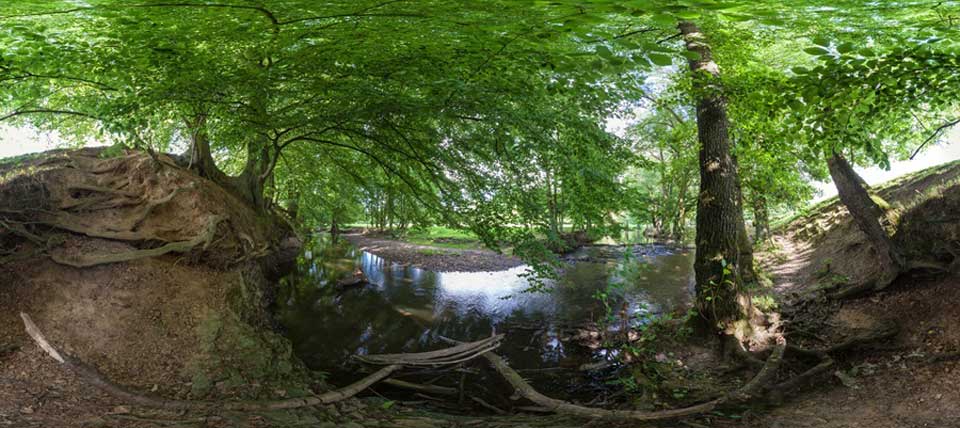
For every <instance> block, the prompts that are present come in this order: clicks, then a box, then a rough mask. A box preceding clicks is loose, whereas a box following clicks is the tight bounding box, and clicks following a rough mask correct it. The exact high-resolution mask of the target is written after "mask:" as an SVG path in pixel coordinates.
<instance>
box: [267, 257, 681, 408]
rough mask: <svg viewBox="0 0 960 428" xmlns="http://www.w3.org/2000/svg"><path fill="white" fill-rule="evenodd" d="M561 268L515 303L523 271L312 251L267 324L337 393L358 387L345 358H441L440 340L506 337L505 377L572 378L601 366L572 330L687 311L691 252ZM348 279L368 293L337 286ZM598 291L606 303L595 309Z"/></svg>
mask: <svg viewBox="0 0 960 428" xmlns="http://www.w3.org/2000/svg"><path fill="white" fill-rule="evenodd" d="M624 253H628V255H626V256H625V255H624ZM567 260H568V264H567V265H566V267H565V268H564V269H563V272H562V275H561V277H560V279H559V280H558V281H556V282H548V286H549V288H550V289H551V290H552V291H551V292H548V293H543V292H534V293H530V292H524V290H526V289H527V288H528V287H529V283H528V281H527V280H526V279H525V278H524V277H523V276H522V275H521V274H523V273H524V272H525V271H526V267H525V266H520V267H517V268H513V269H510V270H505V271H499V272H474V273H465V272H449V273H436V272H430V271H425V270H422V269H417V268H414V267H411V266H405V265H402V264H398V263H393V262H391V261H389V260H384V259H382V258H380V257H377V256H375V255H373V254H370V253H367V252H362V251H358V250H357V249H355V248H354V247H352V246H350V245H349V244H346V243H343V242H341V243H340V244H338V245H331V244H330V243H328V242H326V240H324V239H315V240H314V241H312V242H311V243H310V244H309V245H308V247H307V250H306V251H305V252H304V254H303V256H302V258H301V261H300V263H299V266H298V269H297V271H296V272H295V273H294V274H292V275H291V276H290V277H288V278H286V279H285V282H284V287H283V289H282V292H281V296H280V299H279V301H278V305H279V310H278V313H279V317H280V320H281V322H282V323H283V325H284V327H285V328H286V330H287V334H288V337H290V339H291V340H292V341H293V343H294V348H295V350H296V352H297V353H298V355H300V356H301V357H302V358H303V360H304V361H305V362H306V364H307V365H308V366H310V367H311V368H312V369H315V370H322V371H326V372H329V373H331V376H332V380H334V381H335V382H338V383H339V382H349V381H352V380H355V379H357V378H359V377H361V376H362V375H361V374H355V373H354V370H355V369H356V365H355V364H354V363H353V362H352V361H351V359H350V356H351V355H354V354H379V353H398V352H420V351H426V350H432V349H437V348H442V347H445V345H444V343H443V342H441V341H440V340H439V339H438V337H439V336H445V337H451V338H455V339H460V340H477V339H480V338H483V337H487V336H490V334H491V333H492V332H494V331H496V332H497V333H505V334H506V338H505V341H504V343H503V345H502V347H501V348H500V349H499V350H498V351H497V352H498V353H499V354H501V355H503V356H504V357H505V358H506V359H507V360H508V361H509V362H510V364H511V366H513V367H514V368H516V369H520V370H524V369H544V368H556V367H566V368H576V367H578V366H579V365H581V364H584V363H590V362H598V361H601V360H604V359H607V358H611V352H610V351H608V350H606V349H604V348H603V346H602V344H599V343H595V344H590V343H584V338H583V337H582V335H581V336H580V337H574V336H576V334H572V333H571V331H576V330H577V327H578V326H584V325H591V324H594V325H595V322H597V321H602V320H603V319H604V317H606V316H607V314H608V313H609V312H611V311H612V312H614V313H616V314H617V316H619V317H621V318H622V315H621V314H622V313H628V314H629V315H630V319H631V321H630V322H633V323H637V322H642V319H643V316H644V315H646V314H649V313H658V312H661V311H665V310H670V309H672V308H674V307H677V306H679V305H683V304H686V303H687V302H688V301H689V299H690V296H691V291H692V277H693V273H692V272H693V270H692V265H693V254H692V251H690V250H685V249H679V248H672V247H667V246H662V245H653V244H643V245H635V246H629V247H624V246H598V247H587V248H583V249H581V250H579V251H578V252H576V253H574V254H571V255H570V256H569V257H567ZM355 269H361V270H362V271H363V273H364V274H365V275H366V277H367V278H368V279H369V281H370V284H369V285H365V286H362V287H356V288H348V289H342V288H341V287H337V286H336V282H337V279H339V278H343V277H345V276H349V275H350V273H351V272H353V271H354V270H355ZM598 291H606V292H607V294H608V296H609V297H608V298H607V299H606V304H604V302H603V301H602V300H600V299H598ZM608 306H609V307H610V308H612V309H610V310H609V311H608V309H607V307H608ZM614 324H616V323H614ZM581 331H582V330H581ZM552 379H553V380H552V381H549V382H554V383H556V382H558V381H559V380H558V379H557V377H556V376H554V377H553V378H552ZM561 380H562V379H561ZM538 387H543V388H546V389H547V390H556V389H558V388H562V386H558V385H542V384H541V385H539V386H538Z"/></svg>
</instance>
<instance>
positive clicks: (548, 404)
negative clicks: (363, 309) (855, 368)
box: [445, 337, 786, 421]
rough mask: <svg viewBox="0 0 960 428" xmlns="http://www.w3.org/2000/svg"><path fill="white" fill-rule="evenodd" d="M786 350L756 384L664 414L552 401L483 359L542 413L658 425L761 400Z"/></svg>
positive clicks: (781, 345)
mask: <svg viewBox="0 0 960 428" xmlns="http://www.w3.org/2000/svg"><path fill="white" fill-rule="evenodd" d="M445 340H447V341H448V342H451V343H455V341H453V340H451V339H445ZM785 350H786V340H785V339H783V338H782V337H781V338H779V340H778V343H777V345H776V346H775V347H774V348H773V352H771V353H770V356H769V357H768V358H767V361H766V362H765V363H764V366H763V368H762V369H761V370H760V372H759V373H757V375H756V376H754V378H753V380H751V381H750V382H749V383H747V385H745V386H744V387H743V388H740V389H738V390H736V391H733V392H731V393H729V394H727V395H725V396H723V397H720V398H717V399H714V400H711V401H708V402H705V403H701V404H697V405H694V406H690V407H684V408H680V409H670V410H661V411H656V412H642V411H636V410H609V409H600V408H593V407H586V406H580V405H577V404H573V403H569V402H566V401H563V400H557V399H555V398H550V397H547V396H546V395H543V394H541V393H540V392H539V391H537V390H536V389H534V388H533V387H532V386H530V384H529V383H527V381H525V380H524V379H523V377H521V376H520V374H519V373H517V372H516V371H515V370H514V369H513V368H511V367H510V366H509V365H508V364H507V363H506V361H504V360H503V358H501V357H500V356H499V355H497V354H494V353H493V352H486V353H484V354H483V357H484V358H486V359H487V361H488V362H489V363H490V365H491V366H493V368H494V369H495V370H496V371H497V372H499V373H500V375H501V376H503V378H504V379H505V380H506V381H507V383H509V384H510V386H512V387H513V389H514V390H515V392H516V393H517V394H518V395H520V396H522V397H524V398H526V399H527V400H530V401H532V402H533V403H535V404H537V406H538V407H537V410H538V411H539V410H541V409H542V410H546V411H551V412H556V413H562V414H568V415H573V416H581V417H588V418H603V419H621V420H634V421H655V420H663V419H672V418H678V417H682V416H690V415H696V414H701V413H705V412H709V411H712V410H714V409H716V408H717V407H719V406H721V405H725V404H733V403H742V402H746V401H748V400H750V399H752V398H754V397H756V396H759V395H760V394H762V393H763V392H764V391H765V390H766V388H767V387H768V385H769V384H770V382H771V380H772V379H773V377H774V376H775V375H776V372H777V369H778V368H779V367H780V364H781V362H782V361H783V353H784V351H785Z"/></svg>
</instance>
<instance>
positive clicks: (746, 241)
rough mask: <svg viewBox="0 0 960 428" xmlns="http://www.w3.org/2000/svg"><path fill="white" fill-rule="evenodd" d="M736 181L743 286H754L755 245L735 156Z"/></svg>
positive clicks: (738, 165)
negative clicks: (748, 229) (746, 220)
mask: <svg viewBox="0 0 960 428" xmlns="http://www.w3.org/2000/svg"><path fill="white" fill-rule="evenodd" d="M733 170H734V181H735V183H736V185H737V189H736V197H737V212H736V217H737V220H736V222H737V246H739V247H740V263H739V264H738V265H737V266H739V267H740V280H741V281H743V284H752V283H754V282H756V281H757V272H756V271H755V270H754V269H753V243H752V242H750V236H749V235H748V234H747V224H746V222H744V220H743V186H741V185H740V174H738V173H737V171H739V170H740V164H739V163H738V162H737V157H736V156H733Z"/></svg>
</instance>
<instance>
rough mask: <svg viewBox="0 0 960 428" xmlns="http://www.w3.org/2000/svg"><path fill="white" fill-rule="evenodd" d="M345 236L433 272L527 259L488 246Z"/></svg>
mask: <svg viewBox="0 0 960 428" xmlns="http://www.w3.org/2000/svg"><path fill="white" fill-rule="evenodd" d="M342 238H343V239H346V240H348V241H350V243H352V244H353V245H354V246H356V247H357V248H358V249H360V250H363V251H368V252H370V253H372V254H374V255H376V256H378V257H381V258H384V259H387V260H389V261H391V262H396V263H401V264H405V265H411V266H415V267H418V268H421V269H426V270H429V271H433V272H486V271H500V270H507V269H510V268H514V267H517V266H520V265H522V264H523V261H522V260H520V259H519V258H517V257H512V256H508V255H505V254H500V253H497V252H495V251H491V250H487V249H469V248H450V247H442V246H437V245H424V244H414V243H410V242H404V241H398V240H395V239H389V238H387V237H384V236H378V235H368V234H362V233H349V234H344V235H342Z"/></svg>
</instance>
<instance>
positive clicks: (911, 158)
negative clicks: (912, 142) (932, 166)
mask: <svg viewBox="0 0 960 428" xmlns="http://www.w3.org/2000/svg"><path fill="white" fill-rule="evenodd" d="M958 123H960V119H956V120H953V121H950V122H947V123H944V124H943V125H940V126H939V127H937V129H935V130H934V131H933V134H930V136H929V137H927V139H926V140H923V142H922V143H920V146H918V147H917V149H916V150H914V151H913V154H912V155H910V160H913V158H915V157H916V156H917V154H918V153H920V150H921V149H923V146H926V145H927V143H929V142H931V141H933V140H934V139H935V138H937V137H938V136H939V135H940V133H941V132H943V130H944V129H947V128H950V127H952V126H954V125H956V124H958Z"/></svg>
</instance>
